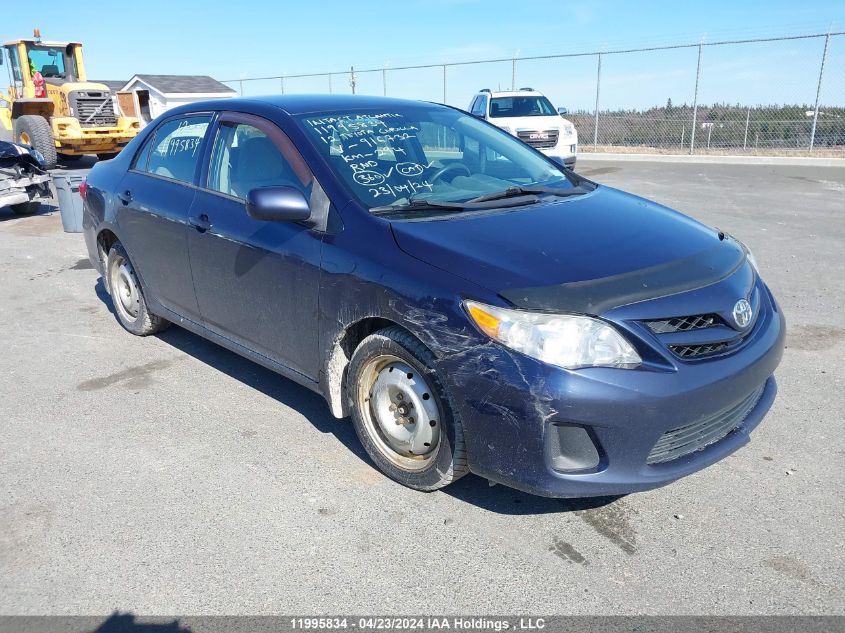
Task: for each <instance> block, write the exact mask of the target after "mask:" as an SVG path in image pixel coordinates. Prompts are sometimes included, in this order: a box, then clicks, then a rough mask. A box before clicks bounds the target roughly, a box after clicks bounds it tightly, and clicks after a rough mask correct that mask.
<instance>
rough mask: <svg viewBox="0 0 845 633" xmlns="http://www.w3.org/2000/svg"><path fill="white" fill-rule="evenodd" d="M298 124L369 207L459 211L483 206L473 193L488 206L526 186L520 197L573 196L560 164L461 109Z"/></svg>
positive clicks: (335, 115) (353, 113)
mask: <svg viewBox="0 0 845 633" xmlns="http://www.w3.org/2000/svg"><path fill="white" fill-rule="evenodd" d="M298 121H299V124H300V125H301V126H302V127H303V129H304V130H305V131H306V134H307V135H308V136H309V137H310V138H311V140H312V141H313V143H314V145H315V146H316V147H317V149H318V151H319V152H320V153H321V154H322V155H323V156H324V157H325V159H326V160H327V162H329V163H330V164H331V166H332V167H333V168H334V170H335V171H336V172H337V173H338V174H339V175H340V177H341V178H342V179H343V180H344V181H345V182H346V183H347V185H348V186H349V189H350V190H351V191H352V193H353V194H354V195H355V197H356V198H357V199H358V200H359V201H360V202H361V203H362V204H363V205H365V206H366V207H367V208H369V209H371V210H375V209H378V210H379V211H383V210H385V208H386V207H387V208H394V207H395V208H396V209H397V210H401V209H402V207H405V210H406V211H407V210H409V209H410V208H412V207H413V208H415V210H416V213H417V214H422V213H425V212H431V211H432V209H434V208H438V211H440V212H457V211H460V210H461V209H462V205H465V204H466V203H475V204H480V203H481V201H477V200H476V199H478V198H482V197H483V198H485V199H486V201H487V203H488V204H490V203H489V201H490V200H493V199H497V198H504V197H517V196H521V195H522V192H523V190H526V189H531V191H530V192H525V195H528V194H538V193H543V194H546V195H549V194H551V195H553V194H554V193H555V192H557V191H560V192H561V194H562V195H565V194H573V193H575V191H573V190H574V189H575V180H574V179H570V178H569V177H568V176H567V174H566V173H565V172H564V171H563V170H562V169H561V168H559V167H557V166H556V165H555V164H554V163H552V162H550V161H549V160H548V159H546V158H544V157H543V156H542V155H540V154H538V153H537V152H536V151H534V150H532V149H531V148H529V147H527V146H526V145H524V144H523V143H522V142H521V141H519V140H517V139H515V138H514V137H513V136H511V135H510V134H507V133H505V132H502V131H501V130H499V129H498V128H496V127H494V126H492V125H490V124H488V123H485V122H483V121H479V120H478V119H477V118H475V117H473V116H471V115H469V114H466V113H465V112H461V111H459V110H453V109H451V108H444V107H439V106H428V105H425V104H421V105H419V106H404V107H403V106H398V107H397V106H393V107H391V108H390V109H389V110H384V111H382V110H344V111H335V112H323V113H320V114H308V115H300V116H299V117H298ZM537 187H542V188H543V191H542V192H539V191H537V190H536V188H537ZM506 194H507V195H506ZM511 202H512V203H514V201H511ZM436 205H440V206H439V207H436ZM469 206H471V204H470V205H469ZM491 206H492V204H491ZM388 210H390V209H388Z"/></svg>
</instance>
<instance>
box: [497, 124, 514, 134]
mask: <svg viewBox="0 0 845 633" xmlns="http://www.w3.org/2000/svg"><path fill="white" fill-rule="evenodd" d="M499 129H500V130H502V132H507V133H508V134H510V133H511V129H510V128H509V127H508V126H507V125H501V126H499Z"/></svg>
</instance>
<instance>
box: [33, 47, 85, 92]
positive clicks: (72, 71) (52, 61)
mask: <svg viewBox="0 0 845 633" xmlns="http://www.w3.org/2000/svg"><path fill="white" fill-rule="evenodd" d="M25 49H26V57H27V60H28V62H29V68H30V73H32V72H33V71H38V72H40V73H41V76H42V77H44V79H45V80H46V81H47V82H49V83H58V82H62V83H64V82H66V81H77V80H78V79H79V69H78V68H77V63H76V55H75V54H74V44H67V45H65V46H62V45H45V44H34V43H32V42H26V44H25Z"/></svg>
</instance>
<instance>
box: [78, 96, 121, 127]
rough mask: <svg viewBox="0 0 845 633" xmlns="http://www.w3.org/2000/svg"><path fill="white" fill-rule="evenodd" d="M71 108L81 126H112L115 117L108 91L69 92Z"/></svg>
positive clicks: (114, 122) (115, 123)
mask: <svg viewBox="0 0 845 633" xmlns="http://www.w3.org/2000/svg"><path fill="white" fill-rule="evenodd" d="M70 98H71V108H73V114H74V116H75V117H76V118H77V119H79V124H80V125H81V126H82V127H114V126H115V125H117V117H116V116H115V112H114V103H113V102H112V99H111V95H109V93H108V92H100V91H88V92H76V93H71V96H70Z"/></svg>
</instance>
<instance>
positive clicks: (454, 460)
mask: <svg viewBox="0 0 845 633" xmlns="http://www.w3.org/2000/svg"><path fill="white" fill-rule="evenodd" d="M82 193H83V194H84V197H85V203H84V209H85V212H84V230H85V240H86V243H87V246H88V251H89V254H90V258H91V261H92V262H93V263H94V264H95V266H96V267H97V268H98V270H99V271H100V273H101V274H102V278H103V281H104V285H105V287H106V289H107V290H108V292H109V293H110V295H111V298H112V301H113V303H114V307H115V313H116V315H117V318H118V320H119V321H120V323H121V324H122V325H123V327H124V328H126V329H127V330H128V331H129V332H131V333H133V334H136V335H140V336H144V335H149V334H153V333H155V332H158V331H160V330H162V329H163V328H165V327H166V326H168V325H169V324H171V323H175V324H176V325H178V326H181V327H183V328H186V329H188V330H190V331H192V332H194V333H196V334H198V335H200V336H203V337H206V338H208V339H210V340H212V341H214V342H216V343H218V344H220V345H222V346H223V347H226V348H228V349H230V350H233V351H235V352H237V353H239V354H242V355H243V356H245V357H247V358H249V359H251V360H253V361H255V362H257V363H260V364H262V365H264V366H266V367H269V368H271V369H272V370H274V371H276V372H277V373H279V374H281V375H282V376H284V377H286V378H289V379H292V380H294V381H296V382H298V383H300V384H302V385H304V386H306V387H308V388H309V389H313V390H315V391H317V392H319V393H321V394H322V395H323V396H324V397H325V399H326V400H327V402H328V406H329V408H330V409H331V411H332V413H333V414H334V415H335V416H336V417H338V418H344V417H347V416H351V418H352V423H353V424H354V426H355V430H356V431H357V434H358V437H359V438H360V440H361V442H362V444H363V446H364V448H365V449H366V451H367V453H368V454H369V456H370V457H371V458H372V461H373V462H374V464H375V465H376V466H377V467H378V468H379V469H381V470H382V471H383V472H384V473H385V474H386V475H388V476H389V477H391V478H392V479H394V480H396V481H398V482H400V483H402V484H404V485H406V486H410V487H412V488H415V489H418V490H435V489H438V488H441V487H443V486H445V485H447V484H449V483H451V482H453V481H455V480H456V479H458V478H459V477H461V476H462V475H464V474H466V473H469V472H473V473H476V474H478V475H481V476H482V477H486V478H488V479H489V480H491V481H494V482H500V483H504V484H507V485H509V486H513V487H515V488H520V489H523V490H527V491H530V492H533V493H537V494H541V495H549V496H558V497H573V496H594V495H611V494H624V493H628V492H633V491H639V490H646V489H650V488H654V487H657V486H661V485H664V484H667V483H669V482H672V481H674V480H676V479H678V478H680V477H683V476H685V475H688V474H690V473H693V472H696V471H698V470H701V469H702V468H704V467H706V466H709V465H711V464H713V463H714V462H717V461H719V460H720V459H722V458H724V457H726V456H727V455H729V454H731V453H732V452H734V451H735V450H736V449H738V448H739V447H740V446H742V445H743V444H745V443H746V442H747V441H748V439H749V434H750V432H751V431H752V430H753V429H754V428H755V427H756V426H757V425H758V424H759V423H760V421H761V420H762V419H763V416H764V415H765V414H766V412H767V411H768V409H769V408H770V406H771V404H772V402H773V400H774V398H775V392H776V386H775V378H774V376H773V373H774V371H775V368H776V367H777V365H778V363H779V361H780V358H781V355H782V350H783V341H784V333H785V325H784V319H783V315H782V313H781V311H780V308H779V307H778V305H777V303H776V301H775V299H774V297H773V296H772V294H771V292H770V291H769V289H768V287H767V286H766V285H765V284H764V283H763V281H762V280H761V278H760V276H759V274H758V269H757V265H756V264H755V262H754V259H753V257H752V255H751V253H750V252H749V250H748V249H747V248H746V247H745V246H744V245H743V244H742V243H741V242H739V241H738V240H736V239H734V238H733V237H731V236H730V235H728V234H726V233H723V232H721V231H719V230H717V229H713V228H710V227H707V226H704V225H702V224H700V223H698V222H696V221H694V220H692V219H690V218H688V217H686V216H684V215H682V214H680V213H678V212H676V211H673V210H671V209H668V208H666V207H664V206H661V205H659V204H656V203H654V202H650V201H648V200H644V199H642V198H639V197H637V196H633V195H630V194H627V193H623V192H621V191H618V190H615V189H612V188H611V187H607V186H604V185H600V184H597V183H594V182H591V181H589V180H588V179H586V178H584V177H582V176H578V175H576V174H574V173H573V172H570V171H568V170H566V169H565V168H563V167H561V166H560V165H558V164H556V163H555V162H553V161H551V160H550V159H548V158H547V157H546V156H544V155H543V154H541V153H540V152H538V151H537V150H536V149H534V148H532V147H529V146H528V145H525V144H524V143H522V142H521V141H519V140H518V139H516V138H514V137H512V136H511V135H509V134H507V133H505V132H503V131H501V130H500V129H498V128H496V127H495V126H493V125H490V124H488V123H487V122H485V121H482V120H479V119H478V118H476V117H473V116H471V115H469V114H467V113H466V112H463V111H460V110H457V109H454V108H450V107H446V106H442V105H435V104H429V103H420V102H414V101H404V100H397V99H387V98H374V97H362V96H357V97H356V96H338V95H335V96H280V97H267V98H254V99H232V100H226V101H208V102H203V103H196V104H192V105H189V106H184V107H181V108H177V109H175V110H171V111H169V112H167V113H166V114H165V115H163V116H162V117H161V118H159V119H158V120H156V121H155V122H153V124H151V125H149V126H147V127H146V128H145V129H144V130H143V132H142V133H141V134H139V135H138V137H137V138H136V139H134V140H133V141H132V142H131V143H130V144H129V145H128V146H127V147H126V148H125V149H124V150H123V151H122V152H121V153H120V155H119V156H118V157H117V158H115V159H114V160H112V161H109V162H107V163H102V164H97V165H96V166H95V167H94V169H93V170H92V171H91V173H90V175H89V177H88V181H87V185H86V186H85V187H83V188H82Z"/></svg>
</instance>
